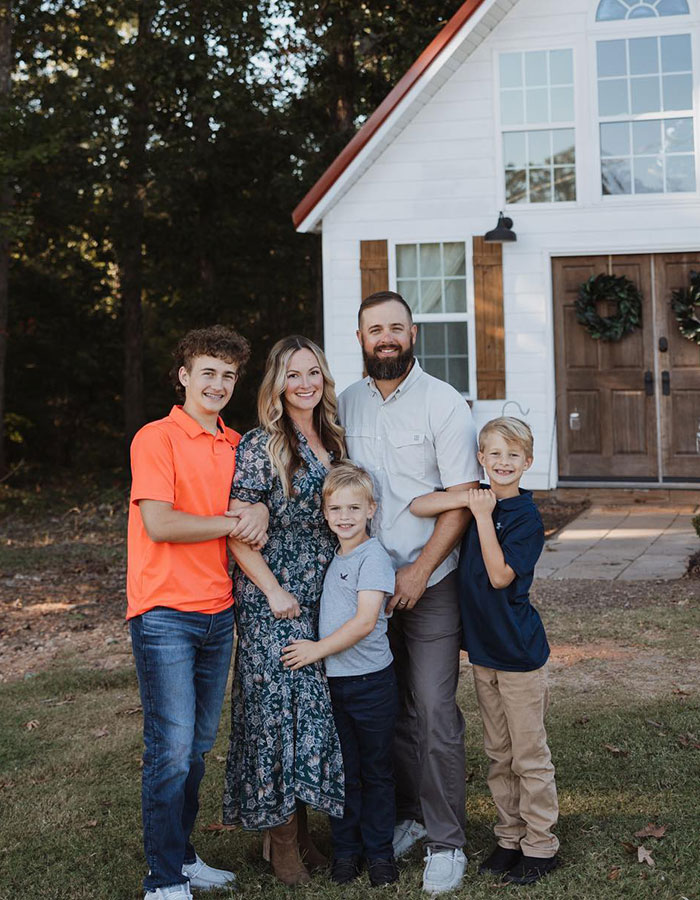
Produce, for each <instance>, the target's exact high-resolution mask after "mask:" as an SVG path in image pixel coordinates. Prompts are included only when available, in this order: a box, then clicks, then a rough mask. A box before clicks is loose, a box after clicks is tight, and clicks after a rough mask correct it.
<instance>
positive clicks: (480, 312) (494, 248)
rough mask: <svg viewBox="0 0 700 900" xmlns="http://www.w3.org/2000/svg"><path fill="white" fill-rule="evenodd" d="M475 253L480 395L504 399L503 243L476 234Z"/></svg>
mask: <svg viewBox="0 0 700 900" xmlns="http://www.w3.org/2000/svg"><path fill="white" fill-rule="evenodd" d="M473 253H474V313H475V320H476V321H475V327H476V384H477V398H478V399H479V400H505V396H506V349H505V326H504V322H503V258H502V246H501V244H491V243H487V242H486V241H485V240H484V239H483V237H475V238H474V239H473Z"/></svg>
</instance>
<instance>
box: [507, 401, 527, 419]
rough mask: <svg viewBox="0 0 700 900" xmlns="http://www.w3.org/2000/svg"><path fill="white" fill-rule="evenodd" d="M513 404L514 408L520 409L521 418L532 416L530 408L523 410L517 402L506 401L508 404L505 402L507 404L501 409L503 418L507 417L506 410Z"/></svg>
mask: <svg viewBox="0 0 700 900" xmlns="http://www.w3.org/2000/svg"><path fill="white" fill-rule="evenodd" d="M511 403H512V404H513V405H514V406H517V407H518V412H519V413H520V415H521V416H523V417H525V416H529V415H530V408H529V407H528V408H527V409H523V408H522V406H521V405H520V404H519V403H518V401H517V400H506V402H505V403H504V404H503V406H502V407H501V415H502V416H505V414H506V408H507V407H508V406H510V404H511Z"/></svg>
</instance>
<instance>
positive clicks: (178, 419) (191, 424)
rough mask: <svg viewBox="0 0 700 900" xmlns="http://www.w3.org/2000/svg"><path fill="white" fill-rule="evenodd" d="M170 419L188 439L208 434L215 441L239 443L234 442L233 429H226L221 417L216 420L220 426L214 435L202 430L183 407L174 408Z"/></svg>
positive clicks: (204, 429)
mask: <svg viewBox="0 0 700 900" xmlns="http://www.w3.org/2000/svg"><path fill="white" fill-rule="evenodd" d="M170 418H171V419H172V420H173V421H174V422H175V423H176V424H177V425H179V426H180V428H182V430H183V431H184V432H185V434H186V435H187V436H188V437H191V438H196V437H197V436H198V435H200V434H208V435H209V437H212V438H214V440H215V441H220V440H226V441H228V442H229V444H235V443H237V442H235V441H234V440H232V438H231V429H229V428H226V426H225V425H224V421H223V419H222V418H221V416H218V418H217V420H216V424H217V426H218V427H217V429H216V434H212V433H211V432H210V431H207V430H206V428H202V426H201V425H200V424H199V422H197V421H196V420H195V419H193V418H192V416H190V415H188V414H187V413H186V412H185V410H184V409H183V408H182V407H181V406H173V408H172V409H171V410H170ZM234 434H235V432H234Z"/></svg>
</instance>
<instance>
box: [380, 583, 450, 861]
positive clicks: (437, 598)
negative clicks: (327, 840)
mask: <svg viewBox="0 0 700 900" xmlns="http://www.w3.org/2000/svg"><path fill="white" fill-rule="evenodd" d="M461 636H462V624H461V619H460V613H459V601H458V596H457V573H456V572H452V573H451V574H449V575H447V576H446V577H445V578H443V579H442V581H440V582H438V583H437V584H436V585H433V586H432V587H429V588H428V589H427V590H426V592H425V593H424V594H423V596H422V597H421V599H420V600H419V601H418V603H417V604H416V605H415V607H414V608H413V609H412V610H409V611H408V612H397V611H396V610H394V615H393V616H392V617H391V619H390V620H389V639H390V641H391V649H392V652H393V654H394V664H395V669H396V675H397V679H398V684H399V697H400V701H401V705H400V709H399V717H398V719H397V723H396V735H395V738H394V765H395V773H396V813H397V818H398V819H399V820H400V819H417V820H418V821H419V822H423V823H424V824H425V827H426V830H427V832H428V837H427V844H428V846H429V847H430V848H431V849H433V850H440V849H443V850H444V849H454V848H457V847H460V848H461V847H463V846H464V828H465V813H464V792H465V786H464V719H463V718H462V713H461V712H460V710H459V707H458V706H457V701H456V699H455V694H456V692H457V679H458V677H459V649H460V643H461Z"/></svg>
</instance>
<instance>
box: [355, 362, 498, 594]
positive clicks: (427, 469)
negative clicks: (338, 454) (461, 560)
mask: <svg viewBox="0 0 700 900" xmlns="http://www.w3.org/2000/svg"><path fill="white" fill-rule="evenodd" d="M338 414H339V417H340V421H341V423H342V424H343V425H344V427H345V440H346V442H347V448H348V454H349V456H350V459H352V460H353V462H356V463H357V464H358V465H360V466H362V467H363V468H365V469H367V471H368V472H369V473H370V475H371V476H372V479H373V481H374V486H375V489H376V492H377V497H376V499H377V502H378V510H377V514H376V515H375V517H374V519H373V520H372V534H373V535H376V537H378V538H379V540H380V541H381V542H382V544H383V546H384V547H385V548H386V550H387V551H388V553H389V556H390V557H391V559H392V562H393V564H394V566H396V567H397V568H398V567H399V566H405V565H407V564H408V563H411V562H414V561H415V560H416V559H417V558H418V556H419V555H420V553H421V551H422V549H423V547H424V546H425V545H426V544H427V542H428V540H429V539H430V536H431V535H432V533H433V529H434V527H435V519H434V518H433V519H430V518H418V516H414V515H413V514H412V513H411V512H410V511H409V508H408V507H409V505H410V503H411V501H412V500H413V499H414V497H418V496H420V495H421V494H427V493H429V492H430V491H436V490H440V489H441V488H448V487H453V486H454V485H456V484H464V483H465V482H470V481H479V480H480V478H481V466H480V465H479V463H478V460H477V457H476V452H477V443H476V428H475V426H474V422H473V420H472V414H471V410H470V409H469V406H468V404H467V402H466V401H465V399H464V398H463V397H462V396H461V394H459V393H458V392H457V391H456V390H455V389H454V388H453V387H451V386H450V385H449V384H447V383H446V382H444V381H440V379H439V378H434V377H433V376H432V375H428V373H427V372H424V371H423V369H422V368H421V367H420V365H419V364H418V361H417V360H416V361H415V362H414V363H413V368H412V369H411V371H410V372H409V374H408V375H407V377H406V378H404V380H403V381H402V382H401V384H400V385H399V386H398V387H397V388H396V390H395V391H394V392H393V393H392V394H390V395H389V396H388V397H387V398H386V400H384V398H383V397H382V395H381V393H380V392H379V390H378V388H377V386H376V385H375V383H374V381H373V380H372V379H371V378H364V379H362V381H357V382H355V384H352V385H350V387H349V388H347V389H346V390H344V391H343V393H342V394H341V395H340V397H339V398H338ZM458 556H459V551H458V548H455V549H454V550H453V551H452V552H451V553H450V555H449V556H448V557H447V558H446V559H445V560H444V561H443V562H442V563H441V564H440V565H439V566H438V568H437V569H436V570H435V571H434V572H433V574H432V576H431V578H430V580H429V582H428V586H430V585H433V584H437V582H438V581H441V580H442V579H443V578H444V577H445V576H446V575H448V574H449V573H450V572H452V571H453V570H454V569H455V568H456V567H457V560H458Z"/></svg>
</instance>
